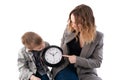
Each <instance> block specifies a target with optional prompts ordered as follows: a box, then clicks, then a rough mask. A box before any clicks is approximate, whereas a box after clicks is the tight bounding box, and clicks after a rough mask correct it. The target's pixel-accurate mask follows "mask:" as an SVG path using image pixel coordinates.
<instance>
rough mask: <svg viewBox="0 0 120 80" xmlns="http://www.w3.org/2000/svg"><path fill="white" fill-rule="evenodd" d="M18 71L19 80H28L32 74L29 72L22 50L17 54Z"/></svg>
mask: <svg viewBox="0 0 120 80" xmlns="http://www.w3.org/2000/svg"><path fill="white" fill-rule="evenodd" d="M18 69H19V72H20V74H19V79H20V80H29V78H30V76H31V75H32V74H33V72H32V71H30V70H29V67H28V64H27V61H26V58H25V55H24V53H23V51H22V50H20V51H19V53H18Z"/></svg>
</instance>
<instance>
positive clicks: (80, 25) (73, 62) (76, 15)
mask: <svg viewBox="0 0 120 80" xmlns="http://www.w3.org/2000/svg"><path fill="white" fill-rule="evenodd" d="M61 47H62V49H63V52H64V55H63V57H64V59H65V62H64V63H63V64H62V65H61V66H59V67H54V68H53V69H52V73H53V77H54V79H55V80H101V78H100V77H98V75H97V72H96V68H99V67H100V66H101V63H102V59H103V34H102V33H101V32H99V31H96V25H95V19H94V15H93V11H92V9H91V8H90V7H89V6H87V5H84V4H81V5H78V6H77V7H75V8H74V9H73V10H72V11H71V12H70V14H69V19H68V25H67V28H66V29H65V31H64V34H63V38H62V43H61Z"/></svg>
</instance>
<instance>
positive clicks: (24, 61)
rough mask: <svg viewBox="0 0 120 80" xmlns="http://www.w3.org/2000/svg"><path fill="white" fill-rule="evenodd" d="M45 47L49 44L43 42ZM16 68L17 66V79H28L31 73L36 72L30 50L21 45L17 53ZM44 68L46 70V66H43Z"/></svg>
mask: <svg viewBox="0 0 120 80" xmlns="http://www.w3.org/2000/svg"><path fill="white" fill-rule="evenodd" d="M45 45H46V47H47V46H49V44H48V43H47V42H45ZM18 68H19V72H20V74H19V80H29V79H30V76H31V75H32V74H35V73H36V70H37V68H36V65H35V59H34V57H33V53H32V52H28V51H27V49H26V48H25V47H23V48H22V49H21V50H20V51H19V53H18ZM43 68H44V70H45V71H46V72H47V71H48V68H47V66H45V65H44V66H43Z"/></svg>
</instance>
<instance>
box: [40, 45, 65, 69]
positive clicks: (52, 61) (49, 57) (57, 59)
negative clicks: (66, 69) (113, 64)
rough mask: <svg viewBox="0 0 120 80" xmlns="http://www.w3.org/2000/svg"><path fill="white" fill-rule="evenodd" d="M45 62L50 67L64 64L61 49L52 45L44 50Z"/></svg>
mask: <svg viewBox="0 0 120 80" xmlns="http://www.w3.org/2000/svg"><path fill="white" fill-rule="evenodd" d="M42 55H43V60H44V62H45V64H46V65H48V66H50V67H55V66H59V65H60V64H61V63H62V62H63V57H62V55H63V51H62V49H61V48H60V47H58V46H55V45H52V46H49V47H47V48H45V49H44V51H43V54H42Z"/></svg>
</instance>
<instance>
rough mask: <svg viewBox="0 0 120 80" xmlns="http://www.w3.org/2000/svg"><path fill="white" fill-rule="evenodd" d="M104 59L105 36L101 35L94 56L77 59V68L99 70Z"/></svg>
mask: <svg viewBox="0 0 120 80" xmlns="http://www.w3.org/2000/svg"><path fill="white" fill-rule="evenodd" d="M102 59H103V34H101V35H99V38H98V40H97V44H96V46H95V47H94V50H93V52H92V55H91V56H90V57H88V58H83V57H77V61H76V64H75V65H76V66H80V67H83V68H98V67H100V66H101V63H102Z"/></svg>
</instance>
